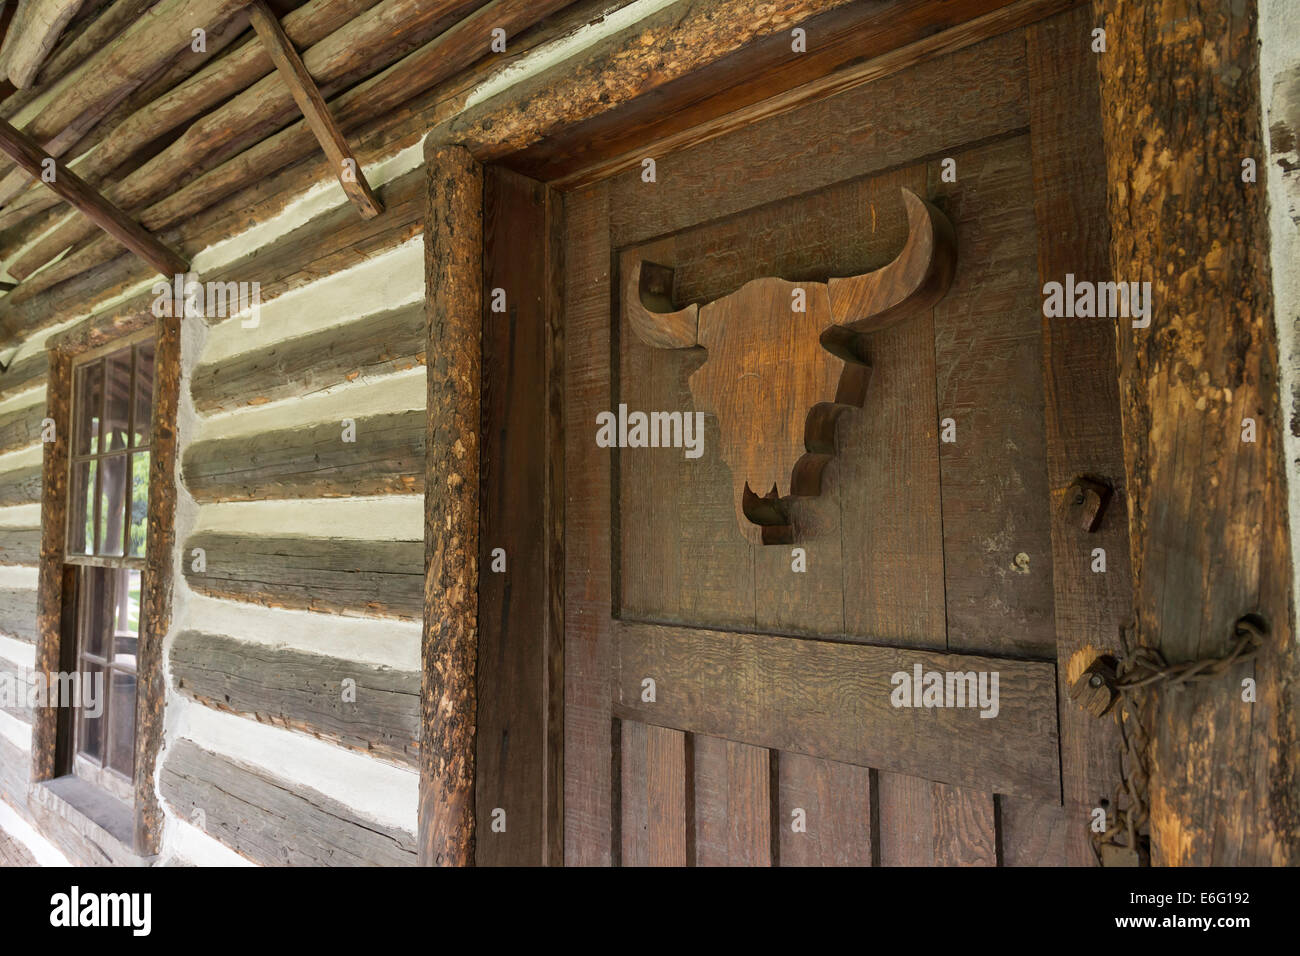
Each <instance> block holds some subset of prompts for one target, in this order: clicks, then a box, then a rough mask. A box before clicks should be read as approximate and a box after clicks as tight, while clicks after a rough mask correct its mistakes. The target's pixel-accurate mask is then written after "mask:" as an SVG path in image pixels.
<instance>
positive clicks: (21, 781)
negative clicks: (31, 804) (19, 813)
mask: <svg viewBox="0 0 1300 956" xmlns="http://www.w3.org/2000/svg"><path fill="white" fill-rule="evenodd" d="M31 769H32V757H31V754H30V753H29V752H28V751H26V750H19V749H18V748H17V747H15V746H14V745H13V744H11V743H10V742H9V738H8V737H3V736H0V797H2V798H4V799H5V800H7V801H8V802H9V803H10V804H11V805H12V806H15V807H22V806H26V805H27V784H28V781H29V780H30V779H31Z"/></svg>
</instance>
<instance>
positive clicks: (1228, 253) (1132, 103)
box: [1094, 0, 1300, 866]
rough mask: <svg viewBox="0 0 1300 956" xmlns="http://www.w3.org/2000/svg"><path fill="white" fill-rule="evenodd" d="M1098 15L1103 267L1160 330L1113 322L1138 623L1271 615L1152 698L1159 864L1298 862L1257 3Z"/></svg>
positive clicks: (1155, 632) (1220, 634)
mask: <svg viewBox="0 0 1300 956" xmlns="http://www.w3.org/2000/svg"><path fill="white" fill-rule="evenodd" d="M1094 11H1095V14H1096V17H1097V19H1098V22H1099V23H1101V24H1102V25H1103V26H1104V27H1105V29H1106V31H1107V52H1106V55H1105V56H1104V57H1102V58H1101V59H1100V60H1099V66H1100V75H1101V116H1102V128H1103V131H1104V140H1105V144H1106V174H1107V175H1106V181H1107V197H1108V202H1109V212H1110V225H1111V228H1110V242H1111V264H1112V268H1113V270H1114V278H1115V279H1116V280H1117V281H1122V282H1137V281H1149V282H1151V284H1152V285H1151V297H1152V311H1151V314H1150V318H1151V325H1150V327H1149V328H1146V329H1133V328H1131V323H1127V322H1123V321H1121V322H1120V323H1119V326H1118V329H1117V340H1118V352H1119V367H1120V368H1119V371H1120V409H1121V412H1122V416H1123V429H1124V449H1125V454H1124V460H1125V470H1126V472H1127V475H1128V494H1129V514H1128V517H1129V541H1130V544H1131V546H1132V551H1131V558H1132V569H1133V591H1134V613H1135V616H1136V625H1137V632H1138V635H1139V636H1140V639H1141V642H1142V643H1144V644H1148V645H1151V646H1155V647H1158V648H1159V649H1160V651H1161V653H1162V654H1163V655H1164V656H1165V658H1167V659H1168V660H1170V661H1173V662H1182V661H1187V660H1193V659H1196V658H1199V657H1202V656H1206V655H1211V654H1213V655H1218V654H1222V653H1224V650H1225V646H1226V644H1227V642H1228V640H1229V637H1230V635H1231V633H1232V626H1233V623H1234V621H1235V620H1236V619H1237V618H1238V617H1239V616H1240V615H1242V614H1245V613H1248V612H1251V613H1257V614H1259V615H1261V616H1262V617H1263V618H1264V620H1266V621H1267V623H1268V627H1269V634H1268V638H1267V640H1266V642H1265V646H1264V648H1263V650H1262V652H1261V655H1260V657H1259V659H1258V660H1257V661H1256V662H1255V663H1254V664H1253V665H1244V666H1241V667H1238V668H1234V669H1233V670H1232V671H1231V672H1229V673H1228V674H1225V675H1224V676H1223V678H1222V679H1221V680H1216V681H1211V682H1206V683H1203V684H1198V685H1195V686H1193V687H1189V688H1186V689H1184V690H1182V691H1180V692H1179V693H1177V694H1172V693H1168V692H1163V691H1162V692H1161V693H1160V695H1159V701H1158V703H1157V704H1156V706H1155V707H1154V708H1148V709H1147V711H1146V713H1145V716H1146V718H1147V720H1148V726H1149V729H1150V733H1151V736H1152V738H1153V742H1152V747H1151V752H1150V755H1149V761H1150V770H1151V779H1150V804H1151V814H1152V816H1151V838H1152V862H1153V863H1154V864H1156V865H1179V864H1188V865H1208V864H1216V865H1227V866H1233V865H1272V866H1280V865H1286V864H1288V863H1294V862H1296V861H1297V860H1300V781H1298V780H1297V774H1298V773H1300V770H1298V769H1297V766H1296V762H1295V760H1294V755H1295V751H1296V746H1297V741H1300V728H1298V727H1297V723H1298V719H1297V714H1298V711H1300V702H1298V701H1297V697H1296V687H1297V686H1300V685H1298V684H1297V681H1296V675H1297V661H1296V648H1295V640H1294V635H1293V633H1292V631H1293V627H1294V625H1293V623H1292V622H1293V613H1292V608H1293V595H1292V593H1291V591H1292V556H1291V550H1290V539H1289V537H1288V533H1287V524H1288V523H1287V511H1286V495H1285V492H1284V488H1285V480H1284V477H1283V475H1284V471H1283V464H1282V462H1283V451H1282V440H1281V435H1282V429H1283V428H1285V427H1286V420H1285V417H1284V416H1283V414H1282V413H1281V411H1280V409H1279V397H1278V384H1277V383H1278V351H1277V341H1276V337H1275V335H1274V330H1273V321H1274V316H1273V307H1272V297H1271V287H1270V282H1271V280H1270V267H1269V258H1268V226H1267V210H1266V197H1265V195H1264V191H1263V190H1261V189H1259V188H1257V187H1250V186H1247V185H1243V184H1242V183H1241V181H1240V173H1239V170H1240V169H1241V159H1242V156H1243V149H1242V144H1252V143H1260V142H1262V141H1263V138H1264V131H1263V130H1261V129H1260V108H1259V75H1258V68H1259V67H1258V35H1257V30H1256V22H1255V9H1254V7H1253V6H1252V5H1242V4H1238V3H1231V2H1227V0H1186V2H1184V3H1182V4H1179V5H1178V6H1177V7H1176V8H1175V7H1171V6H1168V5H1158V6H1152V5H1150V4H1143V3H1135V2H1131V0H1097V2H1096V3H1094ZM1229 170H1231V171H1232V172H1231V173H1229V172H1228V171H1229ZM1192 197H1194V200H1193V198H1192ZM1247 418H1250V419H1253V420H1254V421H1255V423H1256V428H1257V435H1256V441H1255V442H1253V443H1248V442H1245V441H1243V440H1242V438H1243V421H1244V420H1245V419H1247ZM1248 676H1253V677H1254V678H1255V680H1256V681H1257V700H1256V702H1255V703H1245V702H1243V701H1242V699H1241V681H1242V679H1243V678H1245V677H1248Z"/></svg>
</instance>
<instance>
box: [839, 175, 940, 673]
mask: <svg viewBox="0 0 1300 956" xmlns="http://www.w3.org/2000/svg"><path fill="white" fill-rule="evenodd" d="M889 184H890V185H892V186H906V187H908V188H910V189H912V190H914V191H915V192H918V193H924V191H925V171H924V169H923V168H921V167H911V168H909V169H908V170H906V171H900V172H899V173H897V174H895V176H894V177H891V179H890V182H889ZM877 214H878V216H879V218H880V220H882V222H881V224H880V226H879V228H880V230H881V231H882V232H883V231H886V230H892V231H893V233H894V234H896V235H898V236H900V237H902V236H904V235H906V226H905V224H904V223H905V218H904V210H903V204H902V202H901V200H899V199H897V198H896V194H895V196H891V197H888V199H887V200H886V201H882V202H880V203H879V204H878V206H877ZM868 355H869V358H870V361H871V384H870V386H869V387H868V389H867V402H866V408H865V409H864V410H863V412H862V413H861V414H857V413H853V412H850V413H848V414H846V415H845V416H844V418H843V419H842V420H841V422H840V426H839V436H838V437H839V441H840V444H841V445H842V447H844V448H845V449H846V454H844V455H843V456H842V457H841V458H840V459H837V460H836V461H835V462H834V463H833V464H832V465H831V467H833V468H836V469H837V470H838V473H839V480H840V495H841V498H840V500H841V505H840V508H841V521H842V526H843V529H844V532H843V533H844V535H845V547H844V553H843V557H842V561H843V570H844V627H845V631H846V633H847V634H849V635H859V636H861V637H862V638H867V639H871V640H880V641H898V642H901V643H904V644H907V645H909V646H916V647H926V648H942V647H943V646H944V643H945V638H944V634H945V622H944V597H943V596H944V581H943V532H942V527H941V524H940V511H939V502H940V497H939V451H938V441H939V434H938V418H937V416H936V413H935V394H934V322H933V317H932V315H931V314H930V313H928V312H927V313H925V314H924V315H918V316H916V317H915V318H912V319H910V320H908V321H906V322H902V323H900V324H899V325H896V326H894V327H893V328H890V329H887V330H885V331H883V332H878V333H876V334H875V335H873V336H872V337H871V339H870V342H869V344H868Z"/></svg>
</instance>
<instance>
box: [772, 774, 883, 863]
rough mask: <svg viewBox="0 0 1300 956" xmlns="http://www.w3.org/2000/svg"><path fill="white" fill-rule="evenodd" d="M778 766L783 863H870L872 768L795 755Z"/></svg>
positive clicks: (777, 817)
mask: <svg viewBox="0 0 1300 956" xmlns="http://www.w3.org/2000/svg"><path fill="white" fill-rule="evenodd" d="M777 766H778V771H777V776H778V780H779V786H778V812H777V814H776V817H775V819H774V821H773V823H774V825H775V826H776V827H777V828H778V834H779V838H780V847H781V854H780V863H781V866H871V863H872V850H871V771H870V770H868V769H867V768H866V767H855V766H852V765H851V764H845V763H839V762H838V761H834V760H822V759H820V758H818V757H809V756H807V755H805V754H796V753H782V754H780V757H779V759H778V764H777ZM796 811H803V813H802V822H803V825H804V827H805V828H804V829H803V830H802V831H797V830H795V829H793V827H792V824H793V823H794V821H795V813H796Z"/></svg>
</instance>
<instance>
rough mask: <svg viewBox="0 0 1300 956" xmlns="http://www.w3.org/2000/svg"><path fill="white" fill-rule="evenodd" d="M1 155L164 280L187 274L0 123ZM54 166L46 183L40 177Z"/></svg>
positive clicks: (175, 258)
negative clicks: (164, 278)
mask: <svg viewBox="0 0 1300 956" xmlns="http://www.w3.org/2000/svg"><path fill="white" fill-rule="evenodd" d="M0 151H3V152H4V153H6V154H8V155H9V157H10V158H12V159H13V160H14V162H16V163H17V164H18V165H19V166H21V167H22V168H23V169H25V170H27V172H28V173H30V174H31V175H32V176H34V177H36V178H38V179H41V181H42V182H44V183H45V184H46V185H47V186H49V187H50V189H52V190H54V191H55V192H56V193H58V194H59V196H61V197H62V198H63V199H64V200H66V201H67V202H68V203H70V204H71V205H72V206H73V207H74V208H76V209H78V210H80V211H81V212H82V213H83V214H85V216H86V217H87V218H88V219H90V220H91V221H92V222H93V223H94V224H95V225H97V226H99V227H100V228H101V229H103V230H104V231H105V232H107V233H108V234H109V235H110V236H112V237H113V238H114V239H116V240H117V241H118V242H120V243H122V245H124V246H126V247H127V248H128V249H130V250H131V251H132V252H134V253H135V254H136V255H137V256H139V257H140V258H141V259H143V260H144V261H145V262H147V263H149V265H150V266H152V267H153V268H154V269H156V270H158V272H160V273H162V274H163V275H165V276H167V277H169V278H170V277H171V276H174V275H177V274H181V273H185V272H188V271H189V263H188V262H187V261H186V260H185V259H184V257H182V256H181V255H179V254H178V253H176V252H173V251H172V250H171V249H169V248H167V247H166V246H165V245H163V244H162V243H161V242H159V241H158V240H157V239H156V238H155V237H154V236H153V235H152V234H151V233H150V232H149V231H148V230H146V229H145V228H144V227H143V226H141V225H140V224H139V223H138V222H136V221H135V220H134V219H132V218H131V217H130V216H128V215H127V214H126V213H125V212H123V211H122V210H121V209H119V208H118V207H117V206H114V205H113V204H112V203H111V202H109V201H108V200H107V199H105V198H104V197H103V196H102V195H100V194H99V193H98V192H96V191H95V190H94V189H93V188H92V187H91V186H89V185H88V184H87V183H86V182H85V181H84V180H82V179H81V178H80V177H78V176H77V174H76V173H74V172H72V171H71V170H70V169H68V168H67V167H66V166H64V165H62V164H61V163H59V162H58V160H56V159H54V158H53V157H51V156H50V155H49V154H48V153H46V152H45V151H44V150H42V149H41V148H40V147H39V146H37V145H36V143H35V142H33V141H32V139H31V138H30V137H29V136H28V135H27V134H26V133H24V132H22V131H21V130H19V129H16V128H15V127H13V126H12V125H10V124H9V123H8V122H7V121H5V120H3V119H0ZM51 163H53V164H54V175H53V176H52V177H50V179H49V180H46V179H44V178H42V175H41V174H42V173H43V172H44V170H45V169H46V168H48V167H49V165H50V164H51Z"/></svg>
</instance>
